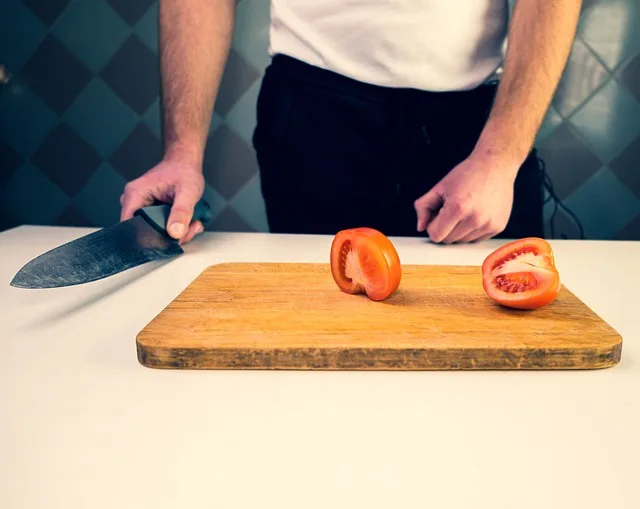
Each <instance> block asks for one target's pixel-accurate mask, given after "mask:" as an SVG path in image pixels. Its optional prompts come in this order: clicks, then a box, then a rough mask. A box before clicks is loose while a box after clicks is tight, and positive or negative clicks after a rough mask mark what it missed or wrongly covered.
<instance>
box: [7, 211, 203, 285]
mask: <svg viewBox="0 0 640 509" xmlns="http://www.w3.org/2000/svg"><path fill="white" fill-rule="evenodd" d="M161 207H162V206H161ZM205 212H206V213H209V209H208V206H207V208H206V209H205ZM167 214H168V208H157V207H149V208H147V209H143V210H142V213H140V214H137V215H136V216H134V217H133V218H132V219H129V220H127V221H122V222H120V223H118V224H116V225H113V226H109V227H106V228H103V229H101V230H98V231H96V232H93V233H90V234H89V235H85V236H84V237H80V238H78V239H75V240H72V241H70V242H67V243H66V244H63V245H61V246H59V247H56V248H54V249H52V250H50V251H47V252H46V253H43V254H41V255H40V256H38V257H36V258H34V259H33V260H31V261H30V262H29V263H27V264H26V265H25V266H24V267H22V268H21V269H20V270H19V271H18V273H17V274H16V275H15V277H14V278H13V280H12V281H11V283H10V284H11V286H14V287H17V288H29V289H36V288H60V287H64V286H72V285H78V284H82V283H89V282H91V281H97V280H99V279H103V278H106V277H109V276H112V275H114V274H117V273H119V272H123V271H125V270H128V269H131V268H133V267H136V266H138V265H141V264H143V263H147V262H150V261H154V260H160V259H165V258H172V257H174V256H177V255H180V254H182V253H183V252H184V250H183V249H182V247H181V246H180V244H179V243H178V241H177V240H175V239H173V238H172V237H170V236H169V235H168V234H167V233H166V232H165V230H164V225H165V224H166V216H167ZM194 217H202V216H195V215H194ZM203 219H207V217H206V214H205V217H204V218H203ZM203 222H205V221H204V220H203Z"/></svg>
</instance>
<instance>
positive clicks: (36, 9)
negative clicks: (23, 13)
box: [22, 0, 71, 26]
mask: <svg viewBox="0 0 640 509" xmlns="http://www.w3.org/2000/svg"><path fill="white" fill-rule="evenodd" d="M22 3H24V4H25V5H26V6H27V7H29V9H31V11H32V12H33V13H34V14H35V15H36V16H38V18H40V19H41V20H42V22H43V23H45V24H46V25H47V26H51V25H52V24H53V22H54V21H55V20H56V19H58V16H59V15H60V13H62V11H63V10H64V9H65V7H67V5H69V4H70V3H71V0H22Z"/></svg>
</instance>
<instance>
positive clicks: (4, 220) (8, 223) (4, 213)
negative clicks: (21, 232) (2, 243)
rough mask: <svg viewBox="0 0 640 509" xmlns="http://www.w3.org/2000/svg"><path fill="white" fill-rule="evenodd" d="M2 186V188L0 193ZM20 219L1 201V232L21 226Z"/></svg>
mask: <svg viewBox="0 0 640 509" xmlns="http://www.w3.org/2000/svg"><path fill="white" fill-rule="evenodd" d="M1 191H2V188H0V194H2V193H1ZM20 223H21V222H20V220H19V219H18V218H17V217H15V216H14V215H13V213H12V212H11V211H10V210H9V209H8V208H7V207H6V206H4V205H2V204H1V203H0V232H2V231H5V230H10V229H11V228H15V227H16V226H20Z"/></svg>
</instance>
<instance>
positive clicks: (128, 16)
mask: <svg viewBox="0 0 640 509" xmlns="http://www.w3.org/2000/svg"><path fill="white" fill-rule="evenodd" d="M154 1H155V0H107V3H108V4H109V5H110V6H111V7H113V10H114V11H116V12H117V13H118V14H119V15H120V16H121V17H122V19H123V20H125V21H126V22H127V23H129V24H130V25H135V24H136V23H137V22H138V21H140V18H142V16H144V13H145V12H147V9H149V7H150V6H151V4H152V3H153V2H154Z"/></svg>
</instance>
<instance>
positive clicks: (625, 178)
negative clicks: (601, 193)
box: [609, 136, 640, 198]
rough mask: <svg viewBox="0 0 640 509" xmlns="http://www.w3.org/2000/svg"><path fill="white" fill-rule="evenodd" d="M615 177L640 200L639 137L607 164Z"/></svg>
mask: <svg viewBox="0 0 640 509" xmlns="http://www.w3.org/2000/svg"><path fill="white" fill-rule="evenodd" d="M609 167H610V168H611V170H612V171H613V173H615V175H616V177H618V179H619V180H620V182H622V183H623V184H624V185H625V186H627V187H628V188H629V189H630V190H631V191H632V192H633V193H634V194H635V195H636V196H637V197H638V198H640V136H638V137H637V138H636V139H635V140H634V141H632V142H631V143H630V144H629V145H628V146H627V148H625V149H624V151H623V152H622V153H621V154H620V155H619V156H618V157H616V158H615V159H614V160H613V161H611V162H610V163H609Z"/></svg>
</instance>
